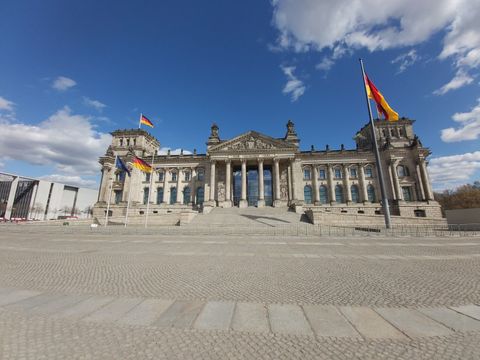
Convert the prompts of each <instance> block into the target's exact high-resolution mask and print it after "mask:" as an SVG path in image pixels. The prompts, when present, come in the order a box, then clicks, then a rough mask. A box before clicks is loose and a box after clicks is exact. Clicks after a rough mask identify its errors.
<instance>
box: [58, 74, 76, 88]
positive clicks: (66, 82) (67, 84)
mask: <svg viewBox="0 0 480 360" xmlns="http://www.w3.org/2000/svg"><path fill="white" fill-rule="evenodd" d="M75 85H77V82H76V81H75V80H73V79H70V78H68V77H65V76H59V77H57V78H56V79H55V80H54V81H53V83H52V87H53V88H54V89H55V90H58V91H66V90H68V89H70V88H71V87H74V86H75Z"/></svg>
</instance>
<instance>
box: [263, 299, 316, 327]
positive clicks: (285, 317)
mask: <svg viewBox="0 0 480 360" xmlns="http://www.w3.org/2000/svg"><path fill="white" fill-rule="evenodd" d="M268 316H269V319H270V326H271V328H272V331H273V332H274V333H284V334H291V335H292V334H293V335H312V334H313V333H312V328H311V327H310V324H309V323H308V321H307V319H306V317H305V314H304V313H303V310H302V308H301V307H300V306H298V305H291V304H285V305H283V304H271V305H268Z"/></svg>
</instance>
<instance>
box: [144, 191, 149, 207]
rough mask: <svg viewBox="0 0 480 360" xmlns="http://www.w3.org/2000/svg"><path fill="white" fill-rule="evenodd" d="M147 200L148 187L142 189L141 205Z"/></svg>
mask: <svg viewBox="0 0 480 360" xmlns="http://www.w3.org/2000/svg"><path fill="white" fill-rule="evenodd" d="M147 202H148V188H144V189H143V205H147Z"/></svg>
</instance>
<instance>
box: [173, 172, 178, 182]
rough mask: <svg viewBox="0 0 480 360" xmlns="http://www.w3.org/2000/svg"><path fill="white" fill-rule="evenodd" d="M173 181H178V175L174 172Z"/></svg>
mask: <svg viewBox="0 0 480 360" xmlns="http://www.w3.org/2000/svg"><path fill="white" fill-rule="evenodd" d="M172 181H177V173H176V172H172Z"/></svg>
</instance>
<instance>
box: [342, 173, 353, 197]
mask: <svg viewBox="0 0 480 360" xmlns="http://www.w3.org/2000/svg"><path fill="white" fill-rule="evenodd" d="M343 186H344V188H345V201H346V202H347V204H350V203H351V202H352V192H351V191H350V174H349V173H348V165H343Z"/></svg>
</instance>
